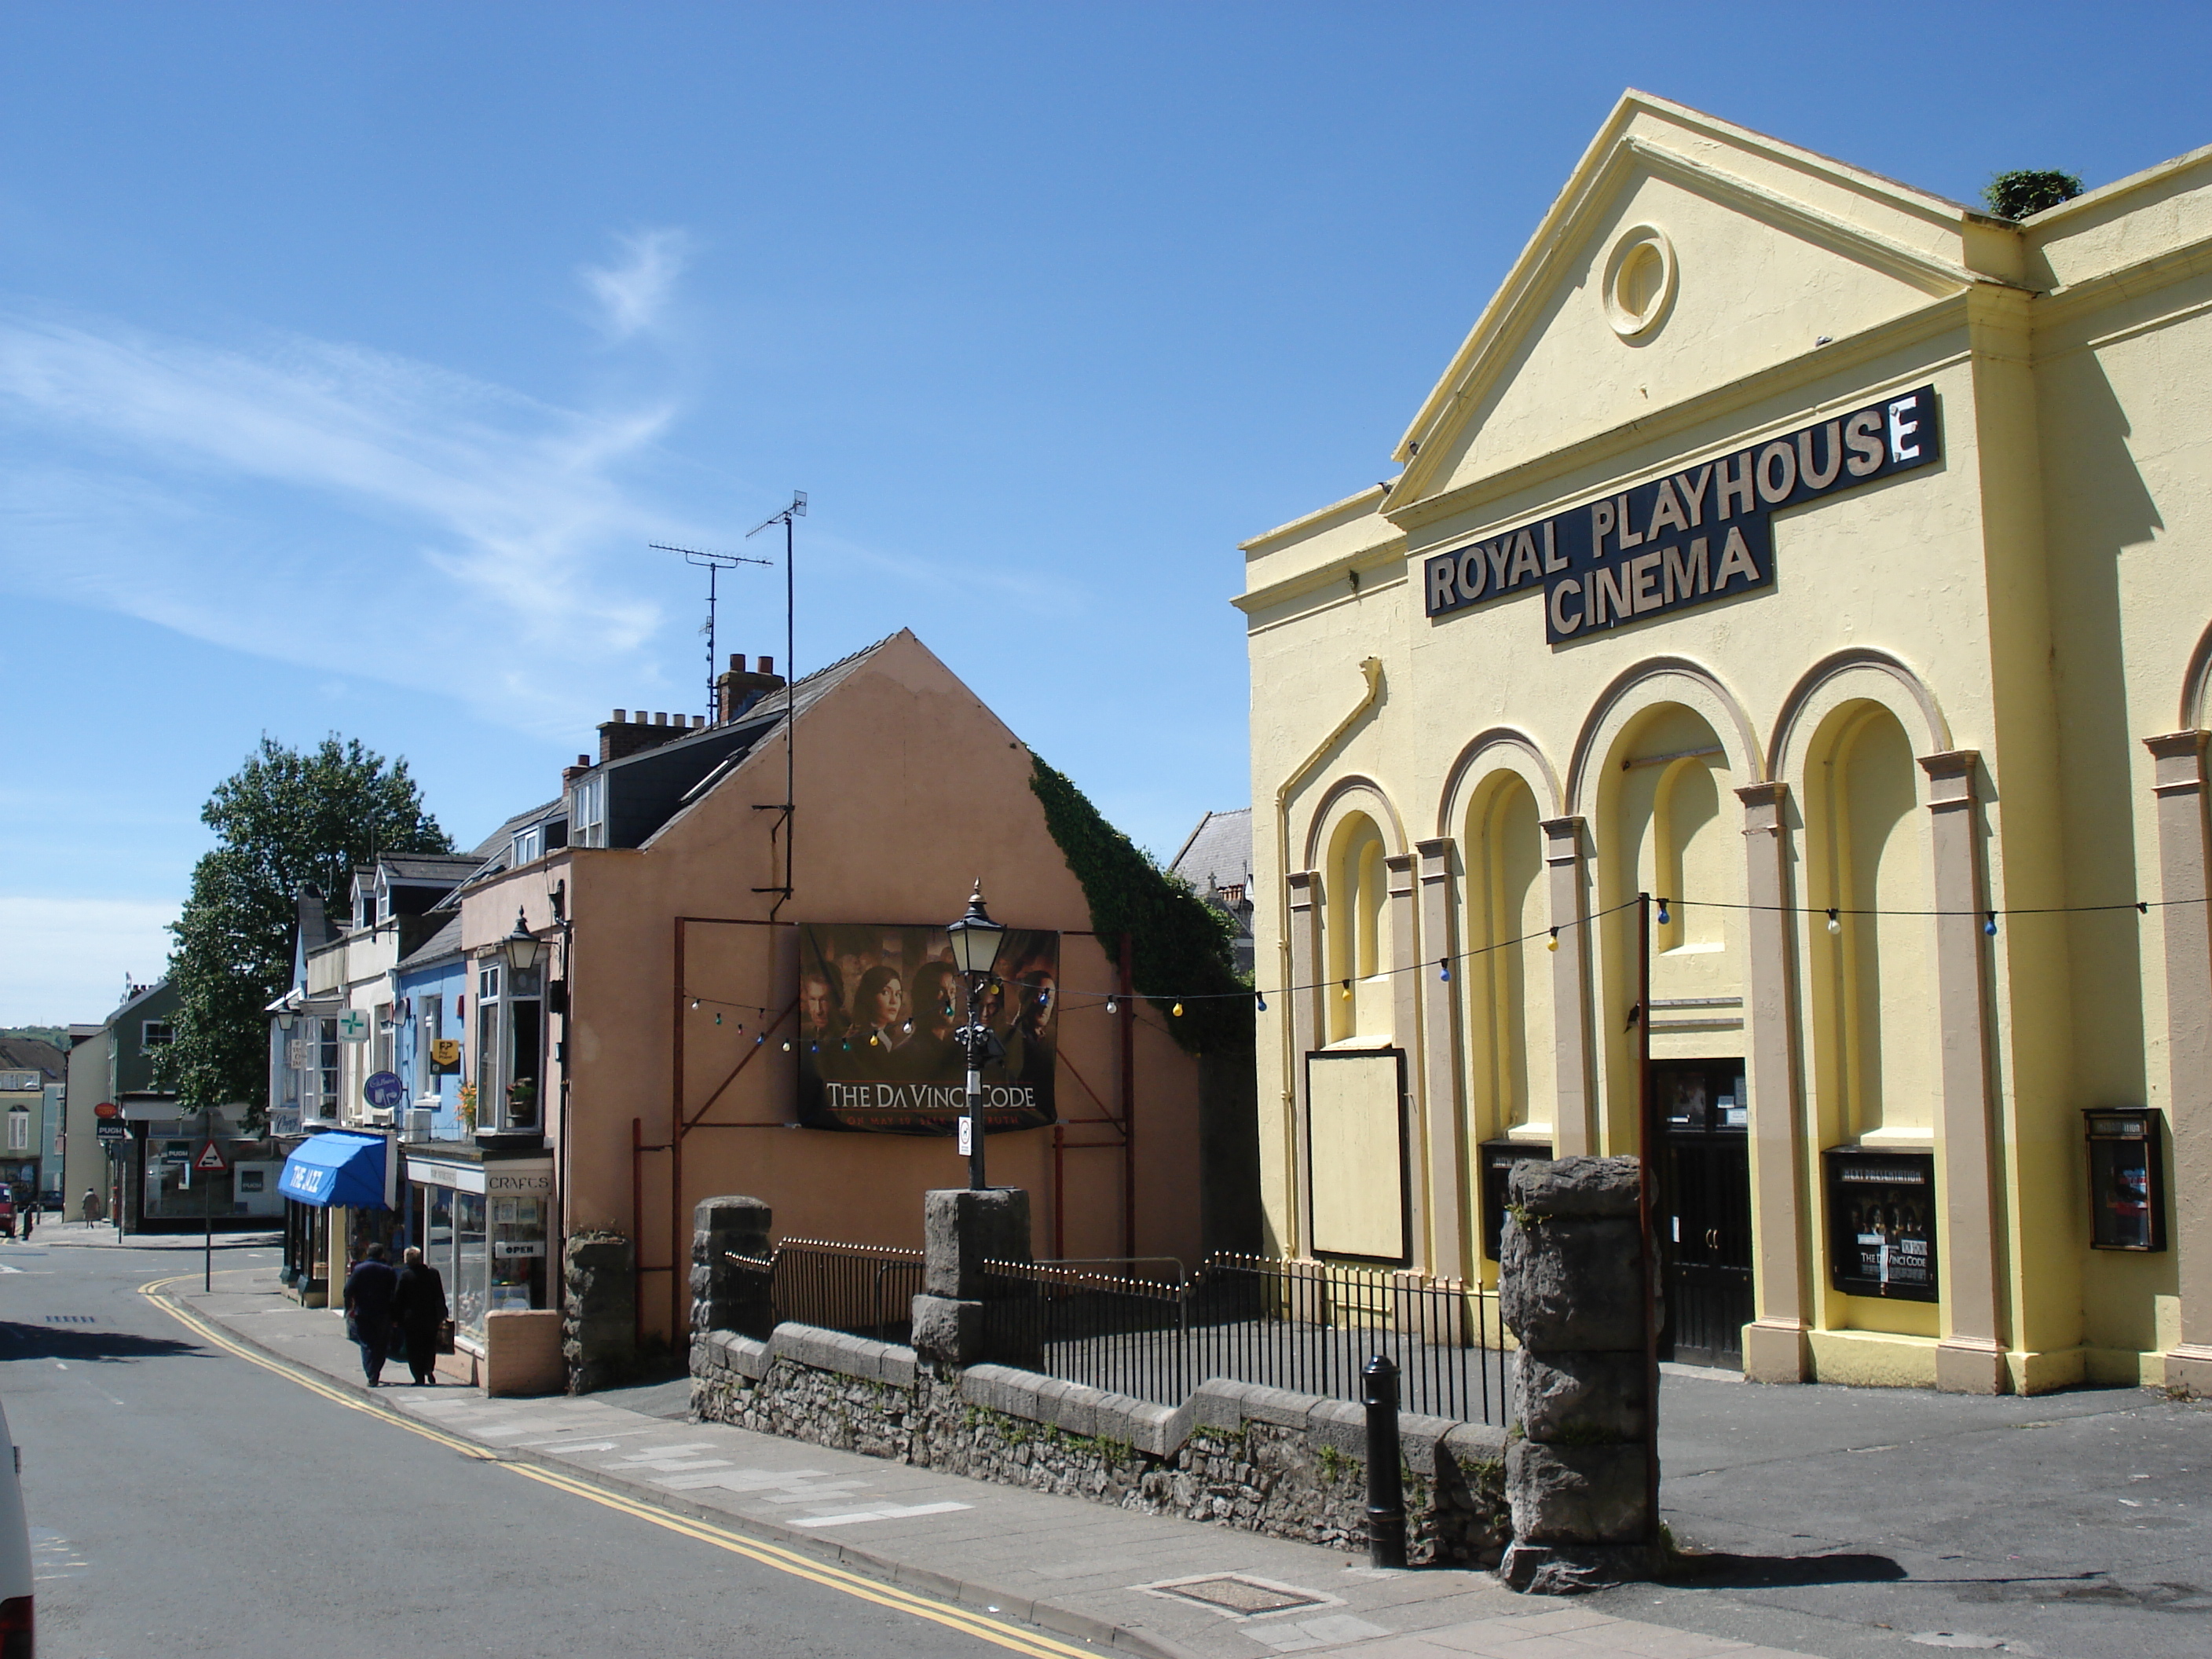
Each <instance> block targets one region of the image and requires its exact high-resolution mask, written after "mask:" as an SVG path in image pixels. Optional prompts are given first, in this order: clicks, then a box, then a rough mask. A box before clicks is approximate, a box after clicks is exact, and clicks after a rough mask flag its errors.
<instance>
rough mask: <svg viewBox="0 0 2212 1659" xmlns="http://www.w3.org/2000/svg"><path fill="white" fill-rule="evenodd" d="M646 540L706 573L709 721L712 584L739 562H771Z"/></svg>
mask: <svg viewBox="0 0 2212 1659" xmlns="http://www.w3.org/2000/svg"><path fill="white" fill-rule="evenodd" d="M771 522H773V520H771ZM647 546H648V547H650V548H652V550H653V551H654V552H656V553H681V554H682V555H683V556H684V563H686V564H696V565H698V566H700V567H701V568H703V569H704V570H705V571H706V573H707V626H706V627H705V628H704V629H701V630H700V631H701V632H702V633H704V634H705V635H706V636H707V719H708V720H709V721H710V722H711V721H713V720H716V719H719V718H720V710H718V709H717V708H715V706H714V680H715V678H716V675H715V666H716V664H717V663H718V662H719V661H720V659H719V658H717V657H716V656H715V655H714V605H715V601H716V599H717V597H718V596H717V594H716V592H715V584H716V583H717V582H719V581H720V580H721V575H722V573H723V572H724V571H725V570H733V569H735V568H737V567H738V566H739V565H741V564H757V565H760V566H763V568H765V567H767V566H769V565H770V564H771V563H773V561H772V560H769V559H748V558H746V557H744V556H743V555H741V554H737V553H714V552H709V551H708V550H707V549H705V548H702V547H671V546H670V545H669V544H667V543H666V542H648V543H647Z"/></svg>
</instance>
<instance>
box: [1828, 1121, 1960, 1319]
mask: <svg viewBox="0 0 2212 1659" xmlns="http://www.w3.org/2000/svg"><path fill="white" fill-rule="evenodd" d="M1824 1161H1825V1163H1826V1168H1827V1184H1828V1282H1829V1283H1830V1284H1831V1285H1833V1286H1834V1287H1835V1288H1836V1289H1837V1290H1839V1291H1844V1292H1845V1293H1846V1294H1848V1295H1851V1296H1881V1297H1888V1298H1890V1299H1891V1300H1892V1301H1894V1302H1933V1301H1935V1300H1936V1262H1937V1256H1936V1155H1935V1153H1933V1152H1872V1151H1869V1150H1867V1149H1866V1148H1863V1147H1858V1146H1833V1147H1831V1148H1829V1149H1828V1151H1827V1152H1826V1154H1825V1156H1824Z"/></svg>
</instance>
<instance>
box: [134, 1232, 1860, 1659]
mask: <svg viewBox="0 0 2212 1659" xmlns="http://www.w3.org/2000/svg"><path fill="white" fill-rule="evenodd" d="M173 1294H175V1295H176V1296H177V1298H178V1300H179V1301H180V1302H182V1303H184V1304H185V1305H187V1306H189V1307H191V1308H192V1309H194V1310H197V1311H198V1312H200V1313H202V1314H203V1315H204V1316H206V1317H208V1318H209V1319H210V1321H212V1322H216V1323H219V1324H221V1325H222V1326H223V1327H224V1328H227V1329H228V1330H229V1331H231V1332H232V1333H234V1334H236V1335H237V1336H239V1337H240V1338H241V1339H242V1340H245V1341H246V1342H247V1343H249V1344H251V1345H252V1346H255V1347H258V1348H259V1349H261V1350H262V1351H264V1352H267V1353H270V1354H272V1355H274V1356H276V1357H278V1358H283V1359H285V1360H288V1361H289V1362H291V1363H292V1364H296V1365H299V1366H301V1368H303V1369H305V1370H310V1371H313V1372H317V1373H319V1374H320V1375H321V1376H324V1377H325V1378H328V1379H330V1380H331V1381H334V1382H339V1383H344V1384H345V1385H346V1386H348V1387H349V1388H355V1389H358V1388H360V1386H361V1373H360V1365H359V1362H358V1359H357V1358H356V1352H355V1350H354V1348H353V1346H352V1345H351V1344H349V1343H348V1342H347V1341H346V1340H345V1339H344V1334H343V1328H342V1327H341V1326H340V1324H339V1322H338V1320H337V1317H336V1316H334V1315H331V1314H327V1313H322V1312H315V1311H311V1310H304V1309H301V1308H299V1307H297V1306H295V1304H292V1303H291V1302H290V1301H289V1300H288V1299H286V1298H285V1297H283V1296H282V1295H281V1294H279V1293H278V1292H277V1288H276V1279H275V1276H274V1274H273V1273H270V1272H268V1271H266V1270H257V1269H246V1270H233V1271H229V1272H226V1273H218V1274H217V1276H216V1291H215V1292H214V1293H213V1294H212V1295H203V1294H201V1293H200V1292H199V1291H198V1290H197V1285H196V1284H193V1283H192V1282H191V1281H190V1280H186V1281H185V1282H184V1283H180V1284H179V1285H175V1286H174V1287H173ZM393 1371H396V1372H397V1374H398V1375H399V1376H403V1377H404V1376H405V1368H404V1366H400V1367H393V1368H390V1370H387V1375H390V1374H392V1372H393ZM362 1398H363V1401H364V1403H369V1404H374V1406H376V1407H381V1408H382V1409H385V1410H388V1411H392V1412H393V1413H398V1414H400V1415H404V1416H406V1417H410V1418H413V1419H416V1420H418V1421H421V1422H423V1423H426V1424H431V1425H435V1426H437V1427H438V1428H440V1429H442V1430H444V1431H447V1432H448V1433H452V1434H454V1435H456V1436H459V1437H465V1438H467V1439H470V1440H472V1441H474V1442H477V1443H479V1444H481V1445H483V1446H486V1447H489V1448H494V1449H496V1452H497V1454H498V1455H501V1456H502V1457H508V1458H520V1459H528V1460H531V1461H534V1462H538V1463H541V1464H544V1465H548V1466H550V1467H554V1468H562V1469H564V1470H567V1471H568V1472H570V1473H572V1474H577V1475H580V1476H582V1477H584V1478H586V1479H587V1480H591V1481H592V1482H593V1483H595V1484H597V1485H599V1486H605V1487H609V1488H611V1489H614V1490H617V1491H620V1492H623V1493H625V1494H626V1495H629V1496H630V1497H633V1498H643V1499H645V1500H647V1501H649V1502H651V1503H653V1504H656V1505H658V1506H659V1507H661V1508H664V1509H666V1510H671V1511H674V1512H677V1513H680V1514H684V1515H689V1516H696V1517H701V1518H704V1519H708V1520H711V1521H714V1522H719V1523H721V1524H724V1525H726V1526H730V1527H732V1528H734V1529H736V1530H738V1531H742V1532H744V1533H747V1534H752V1535H754V1536H757V1537H763V1538H768V1539H772V1540H774V1541H778V1542H781V1543H785V1544H791V1545H796V1546H798V1547H802V1548H805V1549H807V1550H810V1551H814V1552H818V1553H822V1554H823V1555H825V1556H828V1557H830V1558H832V1559H837V1560H840V1561H842V1562H843V1563H844V1564H846V1565H849V1566H852V1567H854V1568H855V1569H857V1570H860V1571H867V1572H870V1573H872V1574H874V1575H876V1576H879V1577H886V1578H890V1579H893V1580H896V1581H897V1582H899V1583H905V1584H908V1585H910V1586H912V1587H914V1588H916V1589H926V1590H928V1591H931V1592H933V1593H936V1594H939V1595H947V1596H951V1597H953V1598H956V1599H958V1600H960V1601H967V1602H969V1603H972V1604H975V1605H978V1606H981V1607H990V1608H994V1609H995V1610H997V1611H999V1612H1001V1613H1005V1614H1007V1615H1009V1616H1012V1617H1015V1618H1018V1619H1024V1620H1030V1621H1031V1622H1034V1623H1036V1624H1037V1625H1039V1626H1042V1627H1044V1628H1046V1629H1048V1630H1051V1631H1054V1632H1057V1633H1059V1634H1060V1635H1063V1636H1071V1637H1075V1638H1080V1639H1083V1640H1086V1641H1089V1642H1091V1643H1094V1644H1097V1645H1099V1646H1101V1647H1113V1648H1118V1649H1121V1650H1125V1651H1133V1652H1137V1653H1142V1654H1147V1655H1153V1656H1158V1659H1186V1656H1198V1659H1266V1656H1267V1655H1268V1654H1271V1653H1314V1654H1333V1653H1345V1654H1356V1655H1358V1656H1362V1659H1446V1656H1455V1655H1456V1656H1465V1655H1482V1656H1492V1659H1598V1656H1615V1655H1626V1656H1634V1659H1707V1656H1716V1659H1717V1656H1722V1655H1726V1656H1729V1659H1790V1656H1787V1655H1786V1654H1785V1652H1784V1650H1782V1649H1779V1648H1775V1647H1762V1646H1757V1645H1754V1644H1752V1643H1750V1642H1747V1641H1741V1640H1725V1639H1720V1638H1714V1637H1710V1636H1706V1635H1703V1634H1699V1633H1696V1632H1692V1631H1689V1630H1686V1629H1683V1628H1680V1627H1679V1626H1678V1625H1676V1624H1671V1623H1653V1622H1647V1621H1645V1620H1638V1619H1633V1618H1628V1617H1624V1616H1621V1615H1620V1613H1618V1612H1612V1611H1606V1610H1601V1609H1600V1608H1598V1607H1593V1606H1590V1605H1589V1604H1587V1603H1562V1602H1559V1601H1541V1600H1532V1599H1526V1598H1522V1597H1520V1596H1516V1595H1513V1594H1512V1593H1511V1592H1510V1591H1508V1590H1506V1589H1503V1588H1502V1587H1501V1586H1499V1585H1498V1583H1497V1582H1496V1581H1495V1580H1494V1579H1492V1577H1489V1576H1488V1575H1487V1574H1484V1573H1478V1572H1462V1571H1418V1572H1376V1571H1373V1570H1371V1569H1370V1568H1368V1567H1367V1566H1366V1565H1364V1562H1363V1561H1361V1560H1360V1559H1357V1558H1352V1557H1346V1556H1344V1555H1340V1554H1337V1553H1334V1552H1331V1551H1328V1550H1323V1549H1319V1548H1316V1547H1311V1546H1309V1545H1304V1544H1295V1543H1288V1542H1285V1541H1281V1540H1278V1539H1271V1538H1262V1537H1258V1536H1255V1535H1254V1534H1249V1533H1242V1532H1234V1531H1231V1530H1230V1529H1228V1528H1221V1527H1212V1526H1206V1525H1203V1524H1200V1523H1198V1522H1188V1521H1182V1520H1178V1519H1174V1518H1170V1517H1164V1516H1146V1515H1140V1514H1137V1513H1134V1512H1133V1511H1129V1510H1116V1509H1110V1508H1108V1507H1106V1506H1104V1505H1103V1504H1091V1503H1087V1502H1085V1501H1084V1500H1082V1499H1080V1498H1061V1497H1057V1496H1054V1495H1053V1494H1050V1493H1046V1492H1030V1491H1026V1490H1024V1489H1021V1488H1018V1487H1011V1486H993V1485H990V1484H987V1483H985V1482H981V1481H975V1480H966V1479H963V1478H961V1477H959V1476H954V1475H946V1474H937V1473H935V1472H933V1471H931V1470H928V1469H919V1468H908V1467H907V1466H906V1465H903V1464H898V1463H892V1462H886V1461H884V1460H883V1459H879V1458H872V1457H864V1456H860V1455H855V1454H852V1453H848V1452H839V1451H832V1450H829V1449H825V1448H823V1447H820V1446H811V1445H807V1444H804V1443H800V1442H797V1441H790V1440H781V1439H778V1438H775V1437H772V1436H768V1435H758V1434H752V1433H749V1432H747V1431H744V1430H742V1429H735V1428H730V1427H727V1426H725V1425H720V1424H695V1423H690V1422H688V1421H685V1420H684V1419H683V1413H684V1409H685V1406H686V1401H687V1400H688V1384H685V1383H671V1384H662V1385H658V1386H655V1387H650V1388H646V1389H627V1390H617V1391H615V1392H613V1393H611V1394H605V1395H590V1396H586V1397H583V1398H580V1399H561V1398H554V1399H546V1400H488V1399H486V1398H484V1397H483V1395H482V1394H481V1393H479V1392H478V1391H477V1390H475V1389H461V1388H447V1389H435V1390H431V1389H415V1388H412V1387H410V1386H407V1385H405V1384H404V1383H403V1384H402V1385H401V1386H399V1387H396V1388H387V1389H378V1390H375V1391H374V1392H371V1391H368V1390H363V1391H362ZM1225 1579H1229V1580H1233V1581H1236V1582H1232V1583H1229V1584H1226V1585H1224V1584H1222V1583H1220V1582H1219V1581H1221V1580H1225ZM1208 1580H1212V1581H1215V1582H1214V1583H1212V1585H1211V1586H1209V1585H1208V1584H1207V1583H1206V1581H1208ZM1201 1597H1205V1598H1208V1599H1200V1598H1201ZM1221 1601H1228V1602H1231V1603H1232V1604H1234V1605H1231V1606H1226V1607H1225V1606H1222V1605H1219V1602H1221ZM1662 1616H1668V1615H1662ZM1828 1651H1837V1650H1834V1649H1829V1650H1828ZM1851 1651H1854V1652H1856V1651H1863V1650H1861V1649H1853V1650H1851Z"/></svg>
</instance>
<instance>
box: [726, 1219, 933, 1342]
mask: <svg viewBox="0 0 2212 1659" xmlns="http://www.w3.org/2000/svg"><path fill="white" fill-rule="evenodd" d="M729 1261H730V1263H731V1265H732V1266H733V1267H737V1268H738V1269H740V1270H741V1271H744V1272H747V1273H759V1274H762V1275H763V1276H764V1277H766V1279H768V1281H769V1304H770V1305H772V1306H773V1307H774V1309H775V1322H776V1323H777V1324H779V1325H781V1324H785V1323H792V1324H799V1325H817V1326H820V1327H821V1328H823V1329H824V1330H831V1331H844V1332H846V1333H848V1334H851V1335H854V1336H866V1337H872V1338H873V1339H874V1340H877V1341H878V1342H903V1341H905V1340H907V1338H908V1334H910V1333H911V1331H912V1329H913V1324H914V1298H915V1297H916V1296H917V1295H918V1294H920V1293H921V1251H920V1250H909V1249H901V1248H899V1247H897V1246H896V1245H890V1244H848V1243H842V1242H840V1241H838V1240H836V1239H828V1238H787V1239H785V1240H783V1241H782V1242H781V1243H779V1244H777V1246H776V1247H775V1249H774V1250H773V1251H772V1252H771V1253H770V1254H769V1256H768V1257H767V1259H766V1260H764V1261H763V1260H762V1259H760V1258H758V1257H755V1256H743V1255H736V1254H735V1253H732V1254H731V1255H730V1257H729ZM757 1334H760V1335H765V1334H767V1333H766V1332H760V1333H757Z"/></svg>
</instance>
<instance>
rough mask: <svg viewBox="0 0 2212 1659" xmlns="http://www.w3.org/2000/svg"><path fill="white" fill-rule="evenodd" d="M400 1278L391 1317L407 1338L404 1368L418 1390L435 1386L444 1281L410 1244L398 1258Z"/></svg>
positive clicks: (442, 1324) (444, 1315) (442, 1328)
mask: <svg viewBox="0 0 2212 1659" xmlns="http://www.w3.org/2000/svg"><path fill="white" fill-rule="evenodd" d="M399 1260H400V1263H401V1265H400V1268H399V1279H398V1285H397V1286H396V1287H395V1288H394V1289H393V1291H392V1319H393V1320H394V1321H395V1322H397V1323H398V1327H399V1330H400V1333H401V1334H403V1335H404V1337H405V1338H406V1339H407V1369H408V1370H410V1371H412V1372H414V1374H415V1386H416V1387H417V1388H435V1387H436V1386H437V1384H438V1339H439V1338H440V1337H441V1335H443V1334H445V1328H446V1318H447V1313H446V1281H445V1280H444V1279H441V1277H439V1274H438V1270H437V1269H436V1268H435V1267H432V1266H431V1265H430V1264H429V1263H428V1262H427V1261H423V1260H422V1251H421V1250H419V1249H416V1247H415V1246H414V1245H412V1244H410V1245H409V1246H408V1247H407V1248H406V1249H405V1250H404V1251H403V1252H402V1253H401V1255H400V1258H399Z"/></svg>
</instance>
